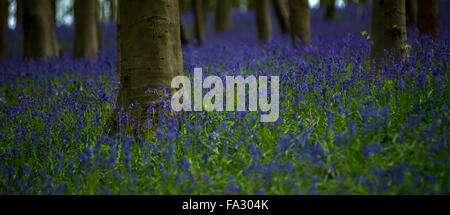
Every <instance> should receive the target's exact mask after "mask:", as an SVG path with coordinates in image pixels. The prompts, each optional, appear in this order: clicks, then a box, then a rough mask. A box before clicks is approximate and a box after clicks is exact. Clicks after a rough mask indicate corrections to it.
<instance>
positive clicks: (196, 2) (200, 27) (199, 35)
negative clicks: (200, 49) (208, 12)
mask: <svg viewBox="0 0 450 215" xmlns="http://www.w3.org/2000/svg"><path fill="white" fill-rule="evenodd" d="M202 4H203V1H202V0H192V10H193V11H194V28H195V29H194V30H195V38H196V39H197V42H198V44H199V45H202V44H203V42H204V40H205V33H204V28H205V22H204V20H205V18H204V14H203V12H204V11H203V5H202Z"/></svg>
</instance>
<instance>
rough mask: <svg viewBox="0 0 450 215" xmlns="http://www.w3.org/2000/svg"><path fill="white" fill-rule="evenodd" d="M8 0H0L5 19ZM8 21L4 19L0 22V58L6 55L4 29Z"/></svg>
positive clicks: (0, 9) (0, 7) (0, 8)
mask: <svg viewBox="0 0 450 215" xmlns="http://www.w3.org/2000/svg"><path fill="white" fill-rule="evenodd" d="M7 1H8V0H0V11H1V13H2V14H1V17H2V19H3V13H4V9H5V7H7V4H6V3H7ZM6 26H7V25H6V23H5V22H4V21H3V20H2V21H1V22H0V58H2V57H4V56H5V55H6V43H5V35H4V33H5V32H4V31H5V28H6Z"/></svg>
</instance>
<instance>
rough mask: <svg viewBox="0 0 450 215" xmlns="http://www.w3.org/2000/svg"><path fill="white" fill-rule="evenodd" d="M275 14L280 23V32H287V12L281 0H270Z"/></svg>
mask: <svg viewBox="0 0 450 215" xmlns="http://www.w3.org/2000/svg"><path fill="white" fill-rule="evenodd" d="M272 4H273V8H274V9H275V15H276V16H277V20H278V24H279V25H280V30H281V33H283V34H287V33H288V32H289V14H288V11H287V9H286V5H285V4H284V1H283V0H272Z"/></svg>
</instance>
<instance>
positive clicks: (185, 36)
mask: <svg viewBox="0 0 450 215" xmlns="http://www.w3.org/2000/svg"><path fill="white" fill-rule="evenodd" d="M185 2H186V0H178V5H179V6H180V7H179V11H180V34H181V43H183V44H190V43H191V37H190V36H189V32H188V30H187V29H186V26H185V25H184V23H183V9H182V8H181V6H182V5H185ZM186 7H187V6H186Z"/></svg>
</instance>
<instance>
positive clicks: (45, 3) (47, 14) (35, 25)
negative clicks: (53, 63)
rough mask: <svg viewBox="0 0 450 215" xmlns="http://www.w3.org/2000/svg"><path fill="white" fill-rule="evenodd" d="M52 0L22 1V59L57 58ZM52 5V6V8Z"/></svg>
mask: <svg viewBox="0 0 450 215" xmlns="http://www.w3.org/2000/svg"><path fill="white" fill-rule="evenodd" d="M53 4H54V1H53V0H26V1H23V57H24V58H25V59H26V58H36V57H48V56H58V55H59V54H60V53H59V51H58V50H59V49H58V48H57V47H55V44H57V43H55V40H56V36H55V26H54V17H53V12H52V11H53V9H54V5H53ZM52 5H53V6H52Z"/></svg>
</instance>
